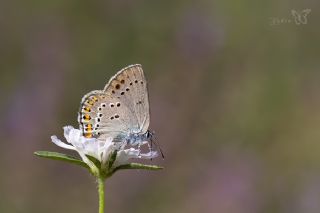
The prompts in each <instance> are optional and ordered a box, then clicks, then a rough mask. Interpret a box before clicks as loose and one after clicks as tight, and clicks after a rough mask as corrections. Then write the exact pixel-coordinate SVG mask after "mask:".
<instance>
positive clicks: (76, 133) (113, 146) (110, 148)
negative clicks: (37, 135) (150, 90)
mask: <svg viewBox="0 0 320 213" xmlns="http://www.w3.org/2000/svg"><path fill="white" fill-rule="evenodd" d="M63 129H64V137H65V138H66V140H67V143H65V142H62V141H61V140H59V139H58V138H57V136H55V135H54V136H51V140H52V142H53V143H55V144H56V145H57V146H60V147H62V148H65V149H70V150H75V151H77V152H78V153H79V155H80V157H81V158H82V160H83V161H84V162H85V163H86V164H87V165H88V166H89V167H90V169H91V171H92V173H93V174H98V173H99V171H100V170H101V169H104V170H106V169H107V170H110V169H111V168H106V167H107V166H108V165H110V164H109V163H110V162H109V161H111V160H113V162H112V165H111V166H112V167H113V168H115V167H117V166H121V165H123V164H126V163H127V161H128V160H129V159H132V158H139V159H152V158H155V157H157V156H158V153H157V151H152V150H150V151H149V152H148V153H142V152H141V149H140V145H143V144H146V143H148V142H143V143H141V144H140V145H139V146H135V147H133V146H131V147H127V146H126V144H124V143H119V142H113V138H111V137H107V138H106V139H105V140H104V141H102V140H99V139H96V138H86V137H84V136H83V135H82V132H81V130H79V129H75V128H73V127H72V126H65V127H64V128H63ZM113 154H116V158H115V159H111V156H112V155H113ZM89 156H90V157H93V158H94V159H96V160H98V161H99V162H100V165H101V168H98V167H97V165H96V164H95V163H94V162H93V161H92V158H90V157H89Z"/></svg>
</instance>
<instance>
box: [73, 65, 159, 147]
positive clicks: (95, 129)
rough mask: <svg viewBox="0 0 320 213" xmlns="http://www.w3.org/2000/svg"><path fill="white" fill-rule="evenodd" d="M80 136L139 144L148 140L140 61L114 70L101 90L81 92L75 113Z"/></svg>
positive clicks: (147, 101) (146, 110)
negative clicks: (114, 72)
mask: <svg viewBox="0 0 320 213" xmlns="http://www.w3.org/2000/svg"><path fill="white" fill-rule="evenodd" d="M78 122H79V124H80V129H81V131H82V133H83V136H85V137H87V138H97V139H99V140H105V139H106V138H108V137H112V138H113V141H114V142H122V143H125V144H128V145H132V146H135V145H140V144H142V142H144V141H148V142H151V144H152V138H153V132H151V131H150V130H148V128H149V123H150V109H149V97H148V89H147V81H146V78H145V75H144V73H143V70H142V66H141V65H140V64H134V65H130V66H127V67H125V68H123V69H122V70H120V71H119V72H117V73H116V74H115V75H114V76H113V77H112V78H111V79H110V80H109V82H108V83H107V84H106V86H105V87H104V89H103V90H94V91H91V92H89V93H88V94H86V95H84V96H83V98H82V100H81V104H80V109H79V113H78Z"/></svg>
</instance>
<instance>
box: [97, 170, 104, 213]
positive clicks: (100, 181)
mask: <svg viewBox="0 0 320 213" xmlns="http://www.w3.org/2000/svg"><path fill="white" fill-rule="evenodd" d="M104 180H105V179H104V178H103V177H101V176H99V177H98V191H99V213H104Z"/></svg>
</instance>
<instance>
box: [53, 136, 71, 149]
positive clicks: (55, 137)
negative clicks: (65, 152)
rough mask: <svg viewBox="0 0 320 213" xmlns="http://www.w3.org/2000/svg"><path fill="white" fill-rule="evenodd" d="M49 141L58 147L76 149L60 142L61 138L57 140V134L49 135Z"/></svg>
mask: <svg viewBox="0 0 320 213" xmlns="http://www.w3.org/2000/svg"><path fill="white" fill-rule="evenodd" d="M51 141H52V142H53V143H54V144H56V145H57V146H60V147H62V148H65V149H71V150H76V149H75V148H74V147H73V146H71V145H68V144H66V143H64V142H62V141H61V140H59V139H58V138H57V136H55V135H53V136H51Z"/></svg>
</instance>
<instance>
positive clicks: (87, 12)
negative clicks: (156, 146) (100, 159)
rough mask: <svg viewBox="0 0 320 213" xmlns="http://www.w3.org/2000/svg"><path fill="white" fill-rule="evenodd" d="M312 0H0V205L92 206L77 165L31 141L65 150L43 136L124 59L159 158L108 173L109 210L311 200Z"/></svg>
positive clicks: (295, 209)
mask: <svg viewBox="0 0 320 213" xmlns="http://www.w3.org/2000/svg"><path fill="white" fill-rule="evenodd" d="M319 6H320V5H319V1H315V0H307V1H288V0H282V1H275V0H274V1H252V0H245V1H209V0H208V1H205V0H200V1H185V0H178V1H146V0H138V1H116V0H113V1H104V0H101V1H72V0H71V1H53V0H50V1H16V0H13V1H2V2H1V3H0V73H1V78H0V88H1V89H0V95H1V101H0V102H1V105H0V109H1V126H0V132H1V143H0V156H1V157H0V158H1V160H0V166H1V167H0V168H1V172H0V174H1V175H0V212H4V213H20V212H21V213H31V212H32V213H38V212H47V213H51V212H52V213H53V212H77V213H87V212H97V210H98V203H97V202H98V197H97V191H96V183H95V180H94V178H93V177H92V176H90V175H89V174H88V172H87V171H86V170H84V169H81V168H79V167H76V166H73V165H69V164H65V163H61V162H55V161H52V160H47V159H40V158H37V157H35V156H33V152H34V151H36V150H50V151H59V152H65V150H62V149H60V148H58V147H56V146H55V145H54V144H52V143H51V142H50V136H51V135H58V137H60V138H62V137H63V135H62V134H63V132H62V127H63V126H65V125H68V124H70V125H73V126H75V127H77V126H78V124H77V111H78V108H79V103H80V100H81V97H82V96H83V95H84V94H85V93H87V92H89V91H91V90H94V89H101V88H103V87H104V85H105V83H106V82H107V81H108V79H109V78H110V77H111V76H112V75H113V74H115V72H117V71H118V70H120V69H121V68H122V67H125V66H127V65H129V64H135V63H141V64H142V65H143V68H144V71H145V73H146V76H147V79H148V82H149V93H150V104H151V119H152V120H151V127H150V128H151V129H153V130H155V131H156V133H157V138H158V142H159V143H160V145H161V147H162V149H163V150H164V153H165V159H164V160H162V159H156V160H154V161H152V162H151V163H155V164H158V165H162V166H164V167H165V169H164V170H163V171H160V172H148V171H121V172H119V173H117V174H116V175H114V176H113V177H112V178H111V179H109V180H108V181H107V183H106V209H107V212H117V213H121V212H139V213H143V212H154V213H158V212H159V213H160V212H177V213H194V212H208V213H209V212H219V213H251V212H259V213H260V212H261V213H270V212H281V213H289V212H290V213H300V212H303V213H318V212H320V202H319V201H320V131H319V128H320V92H319V91H320V71H319V67H320V66H319V65H320V64H319V50H320V48H319V47H320V40H319V38H320V28H319V20H320V18H319V15H320V14H319ZM307 8H309V9H311V13H309V14H308V15H307V16H306V18H307V23H306V24H302V23H300V22H299V23H300V24H296V23H295V22H294V17H293V16H292V15H291V10H292V9H294V10H296V11H298V12H301V11H302V10H304V9H307ZM72 154H74V155H75V156H76V153H72Z"/></svg>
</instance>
